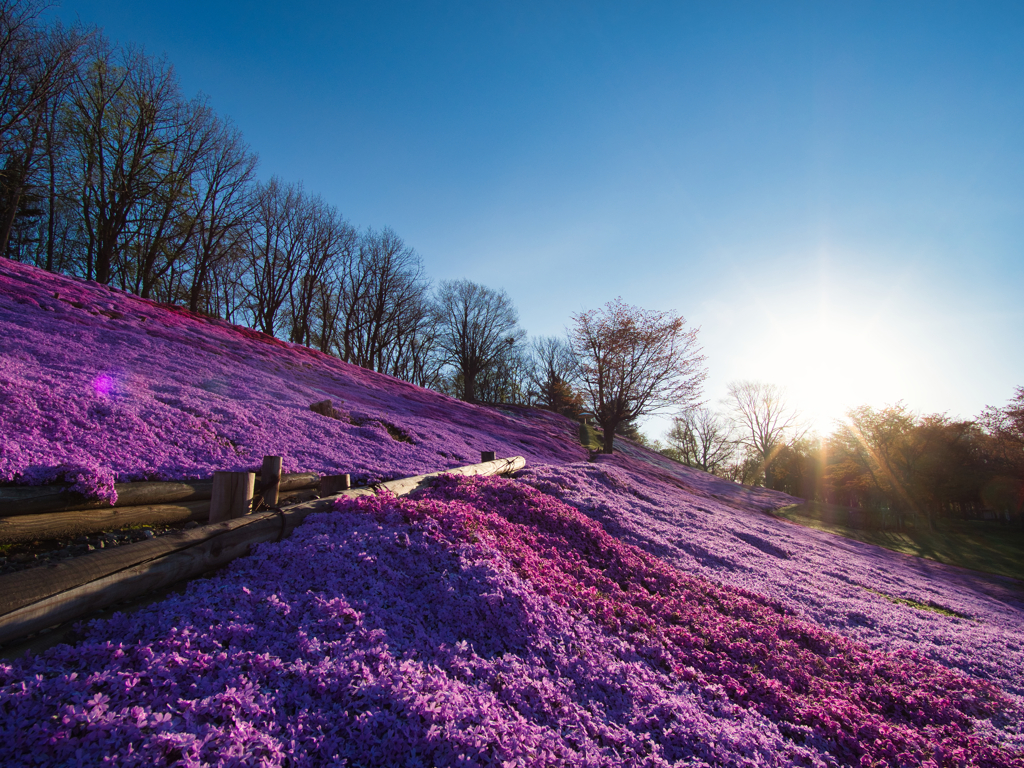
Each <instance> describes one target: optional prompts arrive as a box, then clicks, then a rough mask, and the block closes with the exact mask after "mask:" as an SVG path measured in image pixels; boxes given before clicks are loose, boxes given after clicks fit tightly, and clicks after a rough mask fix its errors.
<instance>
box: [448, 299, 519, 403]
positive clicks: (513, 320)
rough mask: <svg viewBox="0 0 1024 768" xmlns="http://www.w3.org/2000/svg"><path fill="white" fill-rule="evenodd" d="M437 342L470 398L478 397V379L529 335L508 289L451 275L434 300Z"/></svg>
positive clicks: (464, 396)
mask: <svg viewBox="0 0 1024 768" xmlns="http://www.w3.org/2000/svg"><path fill="white" fill-rule="evenodd" d="M434 323H435V327H436V332H437V345H438V348H439V350H440V351H441V353H442V355H443V359H444V361H445V363H446V364H448V365H450V366H452V367H453V368H454V376H453V381H455V382H457V384H456V386H457V388H458V391H459V394H460V396H461V397H462V399H463V400H465V401H467V402H471V403H472V402H476V401H477V397H478V393H477V383H478V380H480V379H481V377H482V376H484V375H485V374H486V373H488V372H490V371H491V370H492V369H493V368H495V367H496V366H498V365H499V364H501V362H502V361H503V360H505V359H506V356H507V355H508V354H509V348H510V347H514V346H515V345H516V344H518V343H520V342H521V341H522V339H523V337H524V336H525V333H524V332H523V330H522V329H521V328H520V327H519V313H518V312H517V311H516V308H515V305H514V304H513V303H512V299H511V298H509V296H508V294H507V293H505V292H504V291H496V290H494V289H492V288H487V287H486V286H483V285H478V284H477V283H473V282H470V281H469V280H446V281H445V282H443V283H441V285H440V286H439V288H438V290H437V296H436V299H435V302H434Z"/></svg>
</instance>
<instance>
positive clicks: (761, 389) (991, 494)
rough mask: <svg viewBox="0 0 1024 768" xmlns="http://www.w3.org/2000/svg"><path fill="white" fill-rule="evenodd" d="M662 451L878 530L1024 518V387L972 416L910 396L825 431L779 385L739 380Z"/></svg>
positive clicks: (688, 416) (676, 426)
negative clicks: (849, 511) (857, 515)
mask: <svg viewBox="0 0 1024 768" xmlns="http://www.w3.org/2000/svg"><path fill="white" fill-rule="evenodd" d="M655 447H657V448H658V449H660V450H661V452H662V453H664V454H665V455H667V456H669V457H671V458H673V459H675V460H677V461H680V462H682V463H684V464H686V465H688V466H691V467H695V468H698V469H702V470H704V471H706V472H711V473H713V474H716V475H719V476H721V477H725V478H728V479H730V480H734V481H736V482H742V483H746V484H752V485H764V486H766V487H769V488H773V489H775V490H779V491H785V492H786V493H790V494H792V495H794V496H798V497H801V498H805V499H812V500H818V501H821V502H826V503H830V504H837V505H841V506H844V507H848V508H853V509H856V510H861V511H863V512H864V513H865V515H866V523H867V524H870V525H875V526H879V527H886V528H895V529H900V528H903V527H905V526H907V525H909V524H911V523H914V524H924V525H925V526H928V527H931V526H934V525H935V524H936V523H937V522H938V521H940V520H944V519H976V518H980V517H996V518H998V519H1000V520H1003V521H1007V522H1009V521H1016V522H1017V523H1020V524H1024V387H1018V388H1017V390H1016V393H1015V395H1014V397H1013V398H1012V399H1011V401H1010V402H1009V403H1008V404H1007V405H1005V406H1001V407H998V406H989V407H987V408H985V409H984V411H982V413H980V414H979V415H978V416H977V417H975V418H974V419H955V418H951V417H949V416H947V415H945V414H929V415H921V414H918V413H915V412H914V411H912V410H911V409H910V408H909V407H908V406H907V405H906V404H904V403H896V404H895V405H889V406H886V407H883V408H873V407H870V406H860V407H858V408H854V409H851V410H850V411H849V412H848V413H847V414H846V418H845V419H844V420H842V421H841V422H839V423H837V426H836V427H835V429H834V430H833V432H832V433H831V434H829V435H827V436H825V437H820V436H816V435H812V434H810V433H809V432H808V430H807V429H806V428H804V427H802V426H801V422H800V418H799V414H798V412H797V410H796V409H795V408H794V407H792V406H791V404H789V403H788V402H787V400H786V397H785V394H784V392H783V391H782V390H781V389H780V388H779V387H777V386H774V385H771V384H764V383H761V382H749V381H744V382H734V383H733V384H731V385H730V386H729V388H728V396H727V398H726V400H725V402H724V408H723V409H721V410H717V411H716V410H714V409H712V408H709V407H707V406H702V407H698V408H694V409H691V410H688V411H686V412H685V413H683V414H682V415H680V416H679V417H677V418H676V419H674V421H673V425H672V428H671V430H670V431H669V433H668V435H667V437H666V444H664V445H661V444H659V445H657V446H655Z"/></svg>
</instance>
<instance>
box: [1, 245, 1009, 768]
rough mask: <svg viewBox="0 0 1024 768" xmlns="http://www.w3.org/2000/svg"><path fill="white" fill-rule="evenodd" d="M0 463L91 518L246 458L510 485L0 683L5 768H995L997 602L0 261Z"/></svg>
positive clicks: (755, 503)
mask: <svg viewBox="0 0 1024 768" xmlns="http://www.w3.org/2000/svg"><path fill="white" fill-rule="evenodd" d="M324 399H331V400H332V401H333V402H334V405H335V408H337V409H338V410H339V411H340V412H341V413H340V415H341V416H342V418H340V419H332V418H329V417H326V416H323V415H320V414H316V413H313V412H312V411H310V410H309V405H310V404H311V403H313V402H317V401H321V400H324ZM0 435H2V436H3V440H0V483H3V482H18V483H43V482H53V481H61V482H65V483H68V484H69V485H70V486H71V487H72V488H74V489H75V490H77V491H79V492H82V493H85V494H91V495H97V496H104V497H106V498H111V499H112V497H113V490H114V489H113V483H114V482H121V481H127V480H134V479H144V478H155V479H184V478H191V477H206V476H209V474H210V473H211V472H212V471H213V470H216V469H233V468H237V469H242V468H249V469H252V468H254V467H256V466H258V464H259V462H260V459H261V457H262V456H263V455H267V454H278V455H282V456H284V459H285V470H286V471H299V470H304V471H317V472H322V473H336V472H349V473H352V474H353V475H355V476H356V477H357V479H362V480H377V479H384V478H388V477H398V476H407V475H412V474H417V473H421V472H427V471H434V470H437V469H439V468H444V467H447V466H453V465H457V464H465V463H470V462H472V461H476V460H477V458H478V456H479V451H480V450H495V451H497V452H498V454H499V455H523V456H525V457H526V458H527V460H528V462H529V465H528V468H527V469H526V470H525V471H523V472H522V473H520V474H519V476H518V478H517V481H515V482H512V481H504V480H497V479H490V480H480V479H477V480H454V479H453V480H446V481H444V482H441V483H439V484H438V485H436V487H434V488H433V489H431V490H430V491H428V492H425V493H422V494H421V495H420V496H419V497H417V498H415V499H404V500H396V499H380V498H378V499H366V498H364V499H360V500H358V501H352V502H346V503H344V504H342V505H341V506H340V508H339V509H338V511H336V512H334V513H332V514H323V515H314V516H312V517H310V518H309V519H308V520H307V522H306V523H305V524H304V525H303V526H301V527H300V528H299V529H297V530H296V532H295V533H294V534H293V535H292V537H291V538H290V539H288V540H286V541H284V542H281V543H278V544H268V545H262V546H260V547H258V548H257V550H256V552H255V553H254V554H253V555H251V556H250V557H248V558H244V559H242V560H239V561H236V562H235V563H234V564H233V565H232V566H231V567H229V568H228V569H226V570H224V571H222V572H221V573H220V574H218V575H217V576H215V577H213V578H210V579H206V580H201V581H197V582H194V583H193V584H191V585H189V587H188V590H187V591H186V592H185V594H184V595H178V596H172V597H170V598H168V599H166V600H164V601H162V602H159V603H156V604H154V605H152V606H150V607H148V608H146V609H143V610H141V611H140V612H138V613H135V614H133V615H132V616H115V618H114V619H112V620H110V621H106V622H97V623H94V624H92V625H91V626H89V627H87V628H84V629H83V630H82V631H83V633H84V635H83V640H82V641H81V642H79V643H78V644H76V645H75V646H73V647H69V646H60V647H57V648H54V649H52V650H50V651H48V652H47V653H45V654H43V655H39V656H27V657H25V658H24V659H22V660H20V661H18V662H16V663H13V664H0V764H3V765H8V764H9V765H32V764H37V763H42V764H58V765H79V764H81V765H91V764H101V763H109V764H115V765H121V764H125V765H134V764H138V765H142V764H147V765H148V764H152V763H156V764H170V763H178V764H181V765H228V764H267V765H332V764H333V765H341V764H348V765H361V766H362V765H409V766H416V765H423V766H431V765H436V766H441V765H466V766H470V765H502V766H513V765H515V766H527V765H538V766H539V765H636V766H640V765H643V766H648V765H649V766H660V765H737V766H740V765H742V766H755V765H779V766H781V765H815V766H819V765H820V766H826V765H855V764H863V765H878V766H897V765H900V766H903V765H906V766H909V765H933V766H968V765H989V766H1004V765H1024V756H1022V754H1024V716H1022V713H1024V641H1022V639H1021V638H1024V590H1022V586H1021V584H1020V583H1019V582H1015V581H1014V580H1012V579H1003V578H999V577H994V576H987V575H984V574H978V573H973V572H968V571H964V570H962V569H956V568H952V567H948V566H943V565H940V564H937V563H933V562H930V561H925V560H920V559H917V558H910V557H905V556H902V555H898V554H895V553H892V552H888V551H886V550H881V549H878V548H876V547H872V546H869V545H865V544H861V543H859V542H853V541H847V540H844V539H840V538H837V537H834V536H830V535H828V534H824V533H821V532H818V531H813V530H808V529H804V528H800V527H798V526H794V525H791V524H789V523H787V522H784V521H780V520H777V519H774V518H772V517H769V516H767V515H764V514H762V512H763V511H764V510H768V509H771V508H775V507H778V506H782V505H784V504H786V503H791V502H792V499H790V498H789V497H786V496H784V495H782V494H778V493H775V492H772V491H766V490H764V489H754V488H745V487H743V486H738V485H735V484H733V483H728V482H725V481H723V480H720V479H718V478H714V477H711V476H709V475H706V474H704V473H701V472H697V471H695V470H690V469H687V468H685V467H681V466H680V465H678V464H675V463H673V462H670V461H668V460H667V459H665V458H664V457H660V456H657V455H655V454H651V453H650V452H647V451H645V450H643V449H641V448H638V447H635V446H632V445H631V444H629V443H625V442H623V443H622V444H621V445H620V446H618V448H617V450H618V452H617V453H616V454H615V455H614V456H602V457H600V458H599V460H597V461H596V462H594V463H588V462H586V461H584V459H585V458H586V451H585V450H584V449H583V448H581V447H580V445H579V444H578V441H577V440H576V427H575V425H574V424H573V423H572V422H570V421H568V420H566V419H563V418H561V417H559V416H556V415H553V414H549V413H545V412H541V411H536V410H531V409H523V408H506V409H502V410H496V409H491V408H482V407H476V406H471V405H468V404H465V403H461V402H458V401H454V400H451V399H450V398H446V397H444V396H442V395H439V394H437V393H434V392H429V391H427V390H422V389H418V388H416V387H413V386H411V385H409V384H407V383H405V382H401V381H398V380H396V379H393V378H390V377H387V376H382V375H379V374H375V373H372V372H369V371H365V370H363V369H360V368H357V367H355V366H351V365H346V364H344V363H341V362H339V361H338V360H336V359H334V358H331V357H328V356H325V355H321V354H319V353H316V352H313V351H310V350H308V349H305V348H302V347H298V346H295V345H291V344H287V343H284V342H281V341H279V340H276V339H272V338H270V337H267V336H265V335H263V334H260V333H257V332H255V331H251V330H248V329H244V328H239V327H236V326H232V325H229V324H227V323H224V322H222V321H217V320H211V319H209V318H203V317H198V316H195V315H192V314H190V313H188V312H185V311H182V310H180V309H175V308H171V307H164V306H160V305H156V304H154V303H152V302H149V301H144V300H141V299H138V298H137V297H133V296H130V295H127V294H123V293H120V292H118V291H112V290H109V289H107V288H104V287H101V286H96V285H92V284H87V283H84V282H81V281H77V280H73V279H71V278H66V277H60V276H56V275H51V274H48V273H44V272H40V271H39V270H35V269H32V268H30V267H25V266H22V265H18V264H14V263H11V262H7V261H2V260H0ZM929 606H930V607H934V608H935V609H941V610H942V611H945V612H944V613H942V612H938V610H935V611H931V610H923V609H922V608H927V607H929ZM346 761H347V763H346Z"/></svg>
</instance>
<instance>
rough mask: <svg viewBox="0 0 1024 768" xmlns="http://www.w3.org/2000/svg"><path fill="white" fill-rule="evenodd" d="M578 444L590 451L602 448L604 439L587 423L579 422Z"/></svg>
mask: <svg viewBox="0 0 1024 768" xmlns="http://www.w3.org/2000/svg"><path fill="white" fill-rule="evenodd" d="M580 444H581V445H582V446H583V447H584V448H588V449H589V450H591V451H600V450H602V449H603V448H604V439H603V438H602V437H601V435H600V434H598V431H597V430H596V429H594V428H593V427H592V426H590V425H589V424H580Z"/></svg>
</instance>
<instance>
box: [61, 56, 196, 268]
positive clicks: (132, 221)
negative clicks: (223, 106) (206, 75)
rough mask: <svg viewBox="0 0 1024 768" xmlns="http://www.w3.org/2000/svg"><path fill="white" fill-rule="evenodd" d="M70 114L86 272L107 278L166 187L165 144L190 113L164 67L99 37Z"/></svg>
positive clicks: (170, 156)
mask: <svg viewBox="0 0 1024 768" xmlns="http://www.w3.org/2000/svg"><path fill="white" fill-rule="evenodd" d="M69 113H70V117H69V124H70V125H69V132H70V136H71V142H72V144H73V145H74V149H75V154H76V158H75V159H76V164H77V168H76V169H75V176H76V180H77V183H78V184H79V185H80V188H79V195H78V203H79V211H80V215H81V221H82V226H83V229H84V234H85V251H86V254H85V255H86V259H85V260H86V276H87V277H90V278H94V279H95V280H96V281H97V282H99V283H109V282H110V280H111V278H112V277H113V276H114V270H115V269H116V268H117V267H119V266H121V267H123V266H124V264H125V258H126V254H125V250H126V249H127V248H128V246H129V244H130V243H131V242H132V239H133V237H135V235H136V233H137V230H138V228H139V226H140V224H143V223H148V222H146V220H145V218H144V216H146V215H147V214H146V213H145V212H144V211H145V208H146V207H147V206H148V205H149V204H151V203H152V202H153V200H154V198H156V197H157V195H158V194H161V193H163V192H165V191H166V190H159V189H158V187H159V185H160V182H161V180H165V179H166V178H167V175H166V174H167V173H169V172H170V171H169V168H168V163H172V164H173V162H175V158H176V157H177V155H176V154H175V153H174V152H169V151H168V144H167V142H168V141H172V142H173V141H177V140H178V137H180V136H181V134H182V132H183V131H187V128H186V127H185V126H184V125H183V121H185V122H187V121H188V119H189V114H188V112H187V111H186V110H184V109H182V105H181V94H180V90H179V87H178V80H177V78H176V77H175V75H174V70H173V69H172V68H171V66H170V65H169V64H167V63H166V62H165V61H154V60H153V59H150V58H149V57H147V56H146V55H145V54H143V53H142V51H140V50H138V49H133V48H126V49H116V48H114V47H112V46H110V45H109V44H107V43H105V42H103V41H102V40H97V41H96V42H95V51H94V52H93V53H92V54H91V58H90V60H89V62H88V63H87V64H86V65H85V66H84V67H83V73H82V76H81V80H80V82H79V84H78V86H77V87H76V89H75V93H74V97H73V98H72V99H71V104H70V109H69ZM122 282H123V283H124V284H125V287H127V282H128V281H127V279H126V278H123V279H122Z"/></svg>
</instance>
